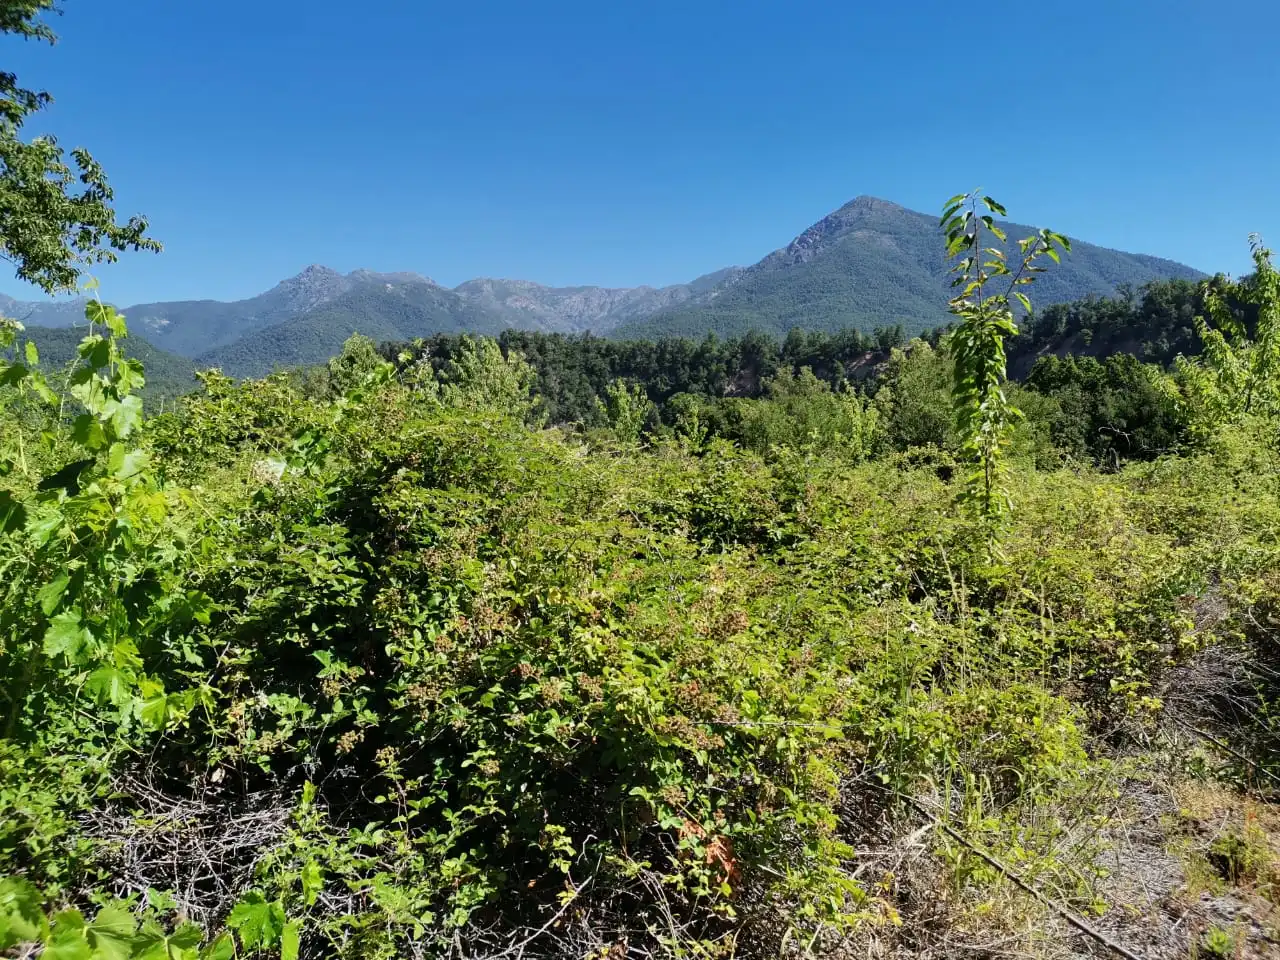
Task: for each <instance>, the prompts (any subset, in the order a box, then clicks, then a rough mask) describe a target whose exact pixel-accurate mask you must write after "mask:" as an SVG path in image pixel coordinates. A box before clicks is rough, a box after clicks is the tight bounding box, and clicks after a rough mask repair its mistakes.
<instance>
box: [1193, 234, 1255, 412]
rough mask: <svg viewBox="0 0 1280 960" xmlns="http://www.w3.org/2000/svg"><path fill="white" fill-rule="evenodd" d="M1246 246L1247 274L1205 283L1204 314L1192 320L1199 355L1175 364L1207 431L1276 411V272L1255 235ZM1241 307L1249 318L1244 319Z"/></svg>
mask: <svg viewBox="0 0 1280 960" xmlns="http://www.w3.org/2000/svg"><path fill="white" fill-rule="evenodd" d="M1250 247H1251V250H1252V253H1253V262H1254V266H1255V268H1256V269H1255V271H1254V273H1253V274H1252V275H1251V276H1249V277H1247V278H1245V279H1244V280H1240V281H1235V282H1233V281H1231V280H1229V279H1228V278H1226V277H1222V276H1219V277H1216V278H1214V279H1213V280H1212V281H1207V282H1206V283H1205V284H1204V287H1203V290H1204V304H1205V308H1206V310H1207V312H1208V315H1209V317H1208V319H1207V320H1206V319H1205V318H1204V317H1196V320H1195V322H1196V329H1197V331H1198V332H1199V333H1200V337H1201V339H1202V340H1203V341H1204V354H1203V357H1202V358H1200V359H1199V360H1188V359H1184V360H1183V361H1182V363H1181V365H1180V368H1179V373H1180V375H1181V378H1182V380H1183V382H1184V384H1185V386H1186V389H1187V391H1188V393H1190V394H1191V396H1192V397H1193V398H1194V399H1195V400H1196V401H1197V402H1198V404H1199V406H1200V407H1201V408H1202V411H1203V414H1204V416H1205V417H1207V418H1209V421H1210V423H1209V426H1208V428H1209V429H1212V426H1213V425H1214V424H1218V423H1222V422H1238V421H1239V420H1240V419H1241V418H1243V417H1248V416H1251V415H1263V416H1270V415H1273V414H1274V413H1275V412H1276V411H1277V409H1280V369H1278V368H1280V273H1277V272H1276V268H1275V265H1274V264H1273V263H1272V254H1271V251H1270V250H1268V249H1267V248H1266V247H1264V246H1263V245H1262V240H1261V238H1260V237H1257V236H1256V235H1255V236H1253V237H1251V238H1250ZM1244 308H1247V309H1248V310H1249V312H1250V313H1253V316H1252V317H1246V316H1245V309H1244ZM1247 320H1252V323H1248V322H1247Z"/></svg>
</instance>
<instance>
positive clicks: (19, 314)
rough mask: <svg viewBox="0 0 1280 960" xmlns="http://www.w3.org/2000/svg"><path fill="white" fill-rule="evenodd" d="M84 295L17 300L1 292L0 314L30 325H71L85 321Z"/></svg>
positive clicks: (24, 324)
mask: <svg viewBox="0 0 1280 960" xmlns="http://www.w3.org/2000/svg"><path fill="white" fill-rule="evenodd" d="M85 302H86V301H85V298H84V297H58V298H57V299H56V300H15V299H13V297H7V296H5V295H4V294H3V293H0V316H5V317H10V318H12V319H14V320H18V321H20V322H21V323H22V324H23V326H28V327H70V326H74V325H75V324H78V323H84V305H85Z"/></svg>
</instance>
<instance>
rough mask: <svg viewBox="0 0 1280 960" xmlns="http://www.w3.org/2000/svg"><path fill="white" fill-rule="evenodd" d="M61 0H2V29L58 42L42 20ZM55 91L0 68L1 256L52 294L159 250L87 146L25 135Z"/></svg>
mask: <svg viewBox="0 0 1280 960" xmlns="http://www.w3.org/2000/svg"><path fill="white" fill-rule="evenodd" d="M48 12H57V9H56V8H55V6H54V3H53V0H0V32H3V33H7V34H15V35H17V36H20V37H24V38H26V39H30V40H44V41H46V42H48V43H51V44H52V43H54V42H55V41H56V39H57V37H56V35H55V34H54V32H53V30H52V29H50V27H49V25H48V24H47V23H46V22H45V21H44V20H43V19H42V15H43V14H45V13H48ZM52 102H53V98H52V97H51V96H50V95H49V94H48V93H46V92H44V91H38V90H31V89H28V88H26V87H24V86H22V85H21V84H20V83H19V82H18V78H17V75H16V74H14V73H11V72H8V71H0V257H3V258H4V259H6V260H8V261H9V262H10V263H12V264H13V265H14V268H15V272H16V274H17V276H19V277H21V278H22V279H23V280H26V281H28V282H29V283H33V284H35V285H36V286H39V287H41V288H42V289H44V290H45V291H47V292H49V293H54V292H57V291H60V290H71V289H74V288H75V287H76V284H77V282H78V280H79V278H80V275H81V273H82V271H83V269H84V267H85V266H86V265H88V264H91V263H103V262H111V261H114V260H115V259H116V252H117V251H122V250H153V251H159V250H160V244H159V243H158V242H156V241H155V240H153V239H152V238H151V237H148V236H147V221H146V220H145V219H143V218H141V217H130V218H129V220H128V221H127V222H125V223H120V222H119V221H118V220H117V218H116V212H115V210H114V209H113V208H112V201H113V199H114V194H113V193H112V190H111V187H110V185H109V184H108V183H107V178H106V175H105V174H104V173H103V170H102V167H101V166H99V165H98V163H97V161H95V160H94V159H93V157H92V156H91V155H90V154H89V152H88V151H87V150H85V149H83V148H81V147H77V148H75V149H73V150H72V151H71V153H70V156H69V157H68V156H67V155H66V154H65V153H64V152H63V149H62V147H60V146H59V145H58V142H57V140H56V139H55V138H54V137H52V136H36V137H34V138H32V139H30V140H24V139H23V138H22V136H21V133H22V128H23V125H24V124H25V123H26V122H27V121H28V119H30V117H31V115H32V114H34V113H37V112H38V111H40V110H42V109H44V108H45V107H46V106H48V105H49V104H50V103H52Z"/></svg>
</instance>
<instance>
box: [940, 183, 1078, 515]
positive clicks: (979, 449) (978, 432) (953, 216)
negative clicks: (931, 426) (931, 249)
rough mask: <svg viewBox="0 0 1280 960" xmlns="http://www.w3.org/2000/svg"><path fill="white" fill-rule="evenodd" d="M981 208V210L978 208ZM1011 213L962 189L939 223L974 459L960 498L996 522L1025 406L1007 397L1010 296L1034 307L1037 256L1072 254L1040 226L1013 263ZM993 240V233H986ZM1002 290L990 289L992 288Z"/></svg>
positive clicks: (962, 418) (957, 390)
mask: <svg viewBox="0 0 1280 960" xmlns="http://www.w3.org/2000/svg"><path fill="white" fill-rule="evenodd" d="M980 206H981V209H982V211H983V212H979V207H980ZM996 216H1001V217H1003V216H1006V211H1005V208H1004V207H1003V206H1001V205H1000V204H999V203H997V202H996V201H995V200H993V199H992V198H991V197H989V196H984V195H981V194H980V193H979V192H978V191H974V192H973V193H967V194H966V193H962V194H958V195H957V196H954V197H952V198H951V199H950V200H948V201H947V203H946V205H945V207H944V209H943V213H942V220H941V225H942V229H943V230H944V231H945V233H946V237H947V257H948V259H953V260H955V263H954V264H953V265H952V267H951V271H952V273H954V274H955V276H954V278H953V279H952V281H951V286H952V287H953V288H958V289H959V293H957V294H956V295H955V296H954V297H953V298H952V299H951V303H950V311H951V313H952V315H953V316H955V317H956V319H957V320H958V321H959V324H958V326H956V328H955V329H954V330H953V331H952V332H951V333H950V334H949V335H948V338H947V344H948V347H949V349H950V351H951V354H952V356H953V357H954V359H955V381H954V384H953V387H952V399H953V402H954V406H955V415H956V426H957V429H958V431H959V434H960V438H961V442H962V444H963V447H962V449H963V452H964V454H965V455H966V456H967V457H968V458H970V459H971V460H972V461H974V462H975V463H976V464H977V467H978V469H977V471H976V472H975V473H973V474H972V476H970V478H969V481H968V483H967V484H966V486H965V491H964V495H963V498H964V500H965V501H966V502H969V503H972V504H974V505H976V507H977V509H978V512H979V514H980V516H981V517H982V518H983V520H984V521H986V522H988V523H989V524H991V528H990V529H991V533H992V536H993V538H994V535H995V533H996V531H995V527H994V522H995V521H997V520H998V519H999V518H1000V517H1002V516H1003V515H1005V514H1006V513H1007V512H1008V510H1009V509H1010V506H1011V505H1010V503H1009V497H1008V494H1007V492H1006V491H1005V488H1004V483H1003V471H1004V456H1003V455H1004V450H1005V447H1006V446H1007V445H1008V442H1009V436H1010V433H1011V431H1012V428H1013V424H1014V423H1015V422H1016V421H1017V420H1018V418H1019V417H1020V416H1021V413H1020V411H1019V410H1018V409H1017V408H1016V407H1014V406H1013V405H1012V404H1011V403H1009V400H1008V398H1007V397H1006V396H1005V392H1004V383H1005V380H1006V379H1007V374H1006V357H1005V338H1006V337H1011V336H1015V335H1016V334H1017V332H1018V327H1017V324H1016V323H1015V322H1014V317H1013V307H1012V305H1011V299H1016V300H1017V301H1018V303H1019V304H1021V305H1022V308H1023V309H1024V310H1026V311H1027V312H1028V313H1030V312H1031V301H1030V299H1029V298H1028V297H1027V295H1026V294H1025V293H1024V292H1023V291H1022V289H1021V288H1022V287H1025V286H1028V285H1030V284H1031V283H1033V282H1034V281H1035V277H1036V274H1037V273H1041V272H1043V271H1044V269H1045V268H1044V267H1042V266H1038V265H1037V264H1036V261H1037V260H1038V259H1039V258H1040V257H1041V256H1048V257H1049V258H1050V259H1051V260H1053V261H1054V262H1055V263H1058V262H1061V254H1060V253H1059V251H1060V250H1061V251H1063V252H1068V251H1070V249H1071V242H1070V241H1069V240H1068V239H1067V238H1066V237H1064V236H1063V235H1062V234H1060V233H1054V232H1053V231H1052V230H1043V229H1042V230H1039V231H1038V232H1036V233H1034V234H1032V235H1031V236H1029V237H1024V238H1022V239H1020V240H1018V241H1017V243H1018V253H1019V259H1018V260H1017V261H1016V264H1015V265H1014V266H1012V267H1011V266H1010V263H1009V259H1008V254H1007V253H1006V252H1005V250H1004V249H1003V247H1002V246H996V245H995V244H996V242H997V241H998V242H999V243H1000V244H1005V243H1006V242H1007V241H1008V239H1009V238H1008V234H1007V233H1006V232H1005V230H1004V229H1003V228H1002V227H1000V226H999V225H998V224H997V223H996V220H995V217H996ZM986 238H990V239H986ZM993 288H994V289H996V291H997V292H994V293H992V292H991V290H992V289H993Z"/></svg>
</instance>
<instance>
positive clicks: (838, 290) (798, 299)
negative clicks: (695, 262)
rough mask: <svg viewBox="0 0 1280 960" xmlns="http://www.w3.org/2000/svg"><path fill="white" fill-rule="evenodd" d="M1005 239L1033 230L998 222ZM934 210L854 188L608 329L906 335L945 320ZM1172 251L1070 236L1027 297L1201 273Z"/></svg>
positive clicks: (1077, 293) (636, 333)
mask: <svg viewBox="0 0 1280 960" xmlns="http://www.w3.org/2000/svg"><path fill="white" fill-rule="evenodd" d="M1003 226H1004V227H1005V229H1006V230H1007V232H1008V234H1009V243H1008V247H1009V248H1010V249H1011V250H1012V253H1013V254H1016V253H1017V247H1016V245H1015V243H1016V241H1017V240H1018V239H1020V238H1022V237H1026V236H1029V235H1031V234H1033V233H1034V232H1035V231H1034V230H1033V228H1031V227H1027V226H1023V225H1021V224H1013V223H1008V224H1003ZM941 240H942V237H941V233H940V231H939V227H938V220H937V218H936V217H933V216H930V215H928V214H924V213H917V212H915V211H913V210H908V209H906V208H905V207H901V206H898V205H897V204H896V203H890V202H888V201H885V200H878V199H876V198H874V197H858V198H857V199H855V200H852V201H850V202H849V203H847V204H845V205H844V206H843V207H841V208H840V209H839V210H837V211H835V212H834V213H832V214H830V215H828V216H826V217H824V218H823V219H821V220H819V221H818V222H817V223H815V224H814V225H813V226H811V227H810V228H809V229H807V230H805V231H804V232H803V233H802V234H800V236H798V237H796V238H795V239H794V240H792V241H791V243H789V244H788V245H787V246H785V247H783V248H781V249H779V250H775V251H774V252H773V253H771V254H769V256H767V257H765V258H764V259H763V260H761V261H760V262H759V263H757V264H755V265H754V266H752V267H748V268H747V269H746V270H744V271H742V272H740V273H738V274H736V275H735V276H733V277H731V278H729V279H728V281H727V282H725V283H723V284H721V285H720V286H718V287H717V288H715V289H714V290H712V291H710V292H709V293H706V294H703V295H701V296H700V297H695V298H693V299H691V300H690V301H688V302H686V303H684V304H681V305H679V306H677V307H674V308H670V309H666V310H662V311H660V312H658V313H657V314H655V315H653V316H651V317H646V318H644V319H641V320H638V321H634V322H629V323H625V324H621V325H619V327H618V328H616V329H615V330H613V331H611V333H610V335H611V336H615V337H623V338H628V339H652V338H654V337H658V336H663V335H672V334H676V335H685V336H702V335H704V334H706V333H707V332H709V331H714V332H715V333H717V334H721V335H725V336H731V335H736V334H742V333H745V332H746V331H748V330H752V329H754V330H759V331H762V332H765V333H772V334H776V335H783V334H785V333H786V332H787V331H788V330H790V329H792V328H793V327H804V328H806V329H809V330H823V331H832V330H838V329H842V328H847V327H854V328H857V329H860V330H863V331H870V330H872V329H873V328H875V327H877V326H895V325H897V324H901V325H902V327H903V328H904V329H905V330H906V332H907V333H908V334H914V333H919V332H921V331H924V330H928V329H931V328H934V327H938V326H942V325H944V324H946V323H947V322H949V320H950V319H951V318H950V315H949V314H948V313H947V301H948V299H949V297H950V296H951V292H950V287H949V279H950V275H949V273H948V264H947V262H946V260H945V258H944V257H943V250H942V243H941ZM1203 276H1204V274H1202V273H1201V272H1200V271H1198V270H1195V269H1193V268H1191V267H1188V266H1185V265H1184V264H1180V263H1175V262H1173V261H1171V260H1161V259H1159V258H1157V257H1149V256H1145V255H1142V254H1132V253H1122V252H1120V251H1117V250H1108V249H1106V248H1103V247H1098V246H1094V245H1092V244H1089V243H1084V242H1082V241H1078V240H1076V239H1075V238H1072V250H1071V254H1070V255H1068V256H1065V257H1063V260H1062V263H1061V264H1060V265H1059V264H1051V269H1050V270H1049V271H1047V272H1046V273H1044V274H1041V275H1040V277H1039V278H1038V279H1037V280H1036V283H1035V285H1034V286H1033V287H1032V288H1030V293H1031V296H1032V301H1033V303H1035V302H1038V303H1040V304H1050V303H1061V302H1066V301H1069V300H1077V299H1080V298H1082V297H1085V296H1088V295H1089V294H1098V295H1106V294H1111V293H1114V292H1115V291H1116V289H1117V287H1119V286H1120V285H1121V284H1132V285H1134V286H1138V285H1141V284H1143V283H1146V282H1148V281H1150V280H1165V279H1189V280H1194V279H1199V278H1201V277H1203Z"/></svg>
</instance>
